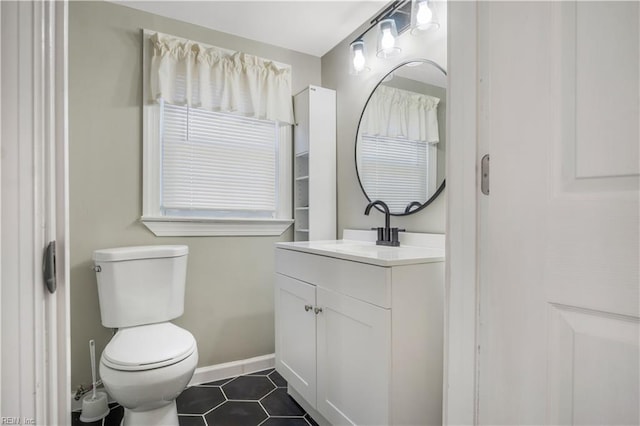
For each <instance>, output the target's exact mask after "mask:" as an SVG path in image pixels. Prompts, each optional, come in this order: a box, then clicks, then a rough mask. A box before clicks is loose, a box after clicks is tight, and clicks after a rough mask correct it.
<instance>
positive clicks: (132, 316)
mask: <svg viewBox="0 0 640 426" xmlns="http://www.w3.org/2000/svg"><path fill="white" fill-rule="evenodd" d="M188 253H189V248H188V247H187V246H182V245H158V246H140V247H120V248H111V249H104V250H96V251H94V252H93V262H94V270H95V271H96V277H97V280H98V297H99V299H100V316H101V319H102V325H104V326H105V327H109V328H114V329H117V332H116V333H115V334H114V336H113V337H112V338H111V340H110V341H109V343H108V344H107V346H106V347H105V349H104V351H103V352H102V356H101V357H100V377H101V378H102V383H103V384H104V387H105V388H106V390H107V392H108V393H109V395H111V397H112V398H113V399H115V400H116V401H117V402H118V403H119V404H120V405H122V406H123V407H124V418H123V423H122V424H123V426H138V425H178V412H177V409H176V398H177V397H178V395H180V393H181V392H182V391H183V390H184V389H185V387H186V386H187V384H188V383H189V381H190V380H191V377H192V376H193V372H194V371H195V368H196V365H197V363H198V348H197V346H196V341H195V339H194V338H193V335H192V334H191V333H189V332H188V331H187V330H184V329H182V328H180V327H178V326H176V325H175V324H172V323H171V322H169V321H171V320H172V319H175V318H178V317H180V316H181V315H182V313H183V312H184V289H185V279H186V273H187V255H188Z"/></svg>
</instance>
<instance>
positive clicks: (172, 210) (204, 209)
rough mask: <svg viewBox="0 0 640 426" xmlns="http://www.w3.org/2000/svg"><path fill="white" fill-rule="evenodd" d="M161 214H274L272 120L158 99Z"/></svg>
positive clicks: (274, 141) (276, 130)
mask: <svg viewBox="0 0 640 426" xmlns="http://www.w3.org/2000/svg"><path fill="white" fill-rule="evenodd" d="M161 109H162V112H161V119H160V126H161V135H160V137H161V145H162V155H161V161H162V164H161V208H162V210H163V213H164V214H165V215H169V216H171V215H179V216H203V217H206V216H213V217H236V218H238V217H265V218H274V217H276V210H277V184H278V182H277V170H278V164H277V161H278V160H277V159H278V155H277V153H278V151H277V149H278V135H279V127H278V125H277V122H274V121H269V120H259V119H256V118H250V117H242V116H238V115H231V114H224V113H218V112H213V111H207V110H203V109H199V108H190V107H188V106H181V105H172V104H168V103H165V102H161Z"/></svg>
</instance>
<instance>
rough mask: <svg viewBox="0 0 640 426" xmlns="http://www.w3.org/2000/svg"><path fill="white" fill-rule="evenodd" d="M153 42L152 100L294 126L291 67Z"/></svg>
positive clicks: (157, 37) (173, 41)
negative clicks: (162, 100)
mask: <svg viewBox="0 0 640 426" xmlns="http://www.w3.org/2000/svg"><path fill="white" fill-rule="evenodd" d="M151 41H152V44H153V56H152V59H151V76H150V85H151V95H152V96H153V99H154V100H158V99H160V98H162V99H164V100H165V102H169V103H173V104H178V105H188V106H191V107H201V108H205V109H208V110H211V111H222V112H232V113H237V114H240V115H244V116H249V117H255V118H261V119H267V120H273V121H280V122H283V123H293V105H292V98H291V68H290V67H289V66H277V65H276V64H275V63H273V62H272V61H268V60H265V59H262V58H259V57H257V56H253V55H248V54H246V53H242V52H234V51H231V50H227V49H222V48H219V47H215V46H209V45H205V44H202V43H197V42H194V41H190V40H186V39H181V38H176V37H173V36H168V35H164V34H154V35H153V36H152V37H151Z"/></svg>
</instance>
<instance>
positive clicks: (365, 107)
mask: <svg viewBox="0 0 640 426" xmlns="http://www.w3.org/2000/svg"><path fill="white" fill-rule="evenodd" d="M412 62H424V63H427V64H431V65H433V66H434V67H436V68H437V69H439V70H440V71H442V73H443V74H444V75H445V76H447V72H446V71H445V70H444V68H442V67H441V66H440V65H438V64H437V63H436V62H434V61H431V60H429V59H412V60H409V61H405V62H402V63H401V64H398V65H396V66H395V67H394V68H392V69H391V71H389V72H388V73H386V74H385V75H384V77H382V79H381V80H380V81H379V82H378V84H376V87H374V88H373V90H372V91H371V93H370V94H369V97H368V98H367V102H365V103H364V107H363V108H362V112H361V113H360V120H358V127H357V128H356V143H355V144H354V157H353V158H354V160H355V163H356V176H357V177H358V184H359V185H360V189H361V190H362V193H363V194H364V196H365V197H366V198H367V201H369V202H371V201H373V200H371V198H369V195H368V194H367V191H365V190H364V186H363V185H362V180H361V179H360V171H359V170H358V132H359V131H360V125H361V124H362V117H364V112H365V110H366V109H367V105H369V101H370V100H371V97H372V96H373V93H374V92H375V91H376V89H377V88H378V86H380V85H381V84H382V83H383V82H384V80H385V79H386V78H387V77H388V76H389V74H391V73H392V72H394V71H395V70H397V69H398V68H400V67H403V66H405V65H407V64H410V63H412ZM447 86H448V84H447ZM448 89H449V88H448V87H447V90H448ZM445 176H446V172H445ZM446 181H447V179H446V177H445V179H443V180H442V183H441V184H440V186H439V187H438V189H436V192H434V193H433V195H432V196H431V197H429V199H428V200H427V201H425V202H424V203H422V205H421V206H420V207H418V208H417V209H415V210H411V211H410V212H408V213H405V212H403V213H390V215H391V216H409V215H411V214H414V213H417V212H419V211H421V210H422V209H424V208H425V207H427V206H428V205H429V204H431V203H432V202H433V201H434V200H435V199H436V198H438V196H439V195H440V193H441V192H442V191H443V190H444V187H445V183H446ZM383 201H384V200H383ZM375 208H376V209H377V210H378V211H380V212H382V213H384V211H383V210H382V209H381V208H380V207H378V206H377V205H376V206H375Z"/></svg>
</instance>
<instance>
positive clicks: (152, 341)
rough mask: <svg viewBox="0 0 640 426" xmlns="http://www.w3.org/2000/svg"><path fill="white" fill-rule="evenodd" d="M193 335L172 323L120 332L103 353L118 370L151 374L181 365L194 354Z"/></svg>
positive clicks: (107, 360) (108, 363)
mask: <svg viewBox="0 0 640 426" xmlns="http://www.w3.org/2000/svg"><path fill="white" fill-rule="evenodd" d="M195 348H196V341H195V339H194V338H193V335H192V334H191V333H189V332H188V331H187V330H184V329H182V328H180V327H178V326H176V325H173V324H171V323H170V322H164V323H160V324H149V325H142V326H138V327H129V328H121V329H120V330H118V332H117V333H116V335H115V336H113V338H112V339H111V341H110V342H109V344H107V347H106V348H105V349H104V352H102V362H103V363H104V364H105V365H107V366H108V367H111V368H113V369H116V370H150V369H152V368H159V367H164V366H167V365H171V364H175V363H176V362H180V361H182V360H183V359H185V358H186V357H188V356H189V355H191V354H192V353H193V351H194V350H195Z"/></svg>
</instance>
